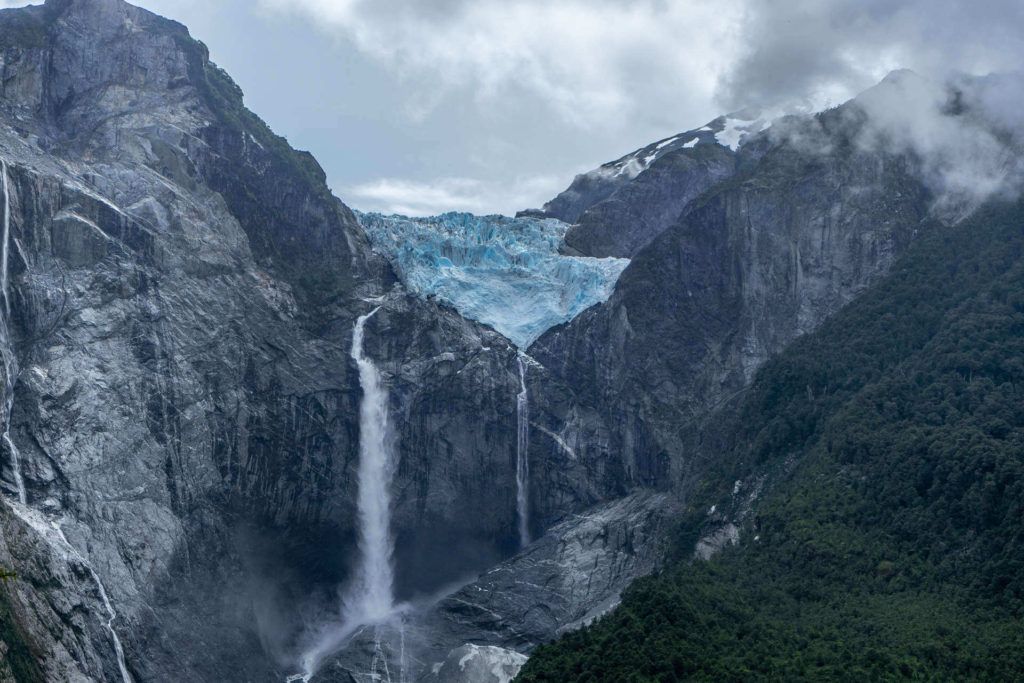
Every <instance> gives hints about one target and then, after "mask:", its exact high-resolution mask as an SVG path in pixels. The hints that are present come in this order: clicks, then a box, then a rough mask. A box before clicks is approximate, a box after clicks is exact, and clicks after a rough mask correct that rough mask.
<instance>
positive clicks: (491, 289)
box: [359, 213, 629, 349]
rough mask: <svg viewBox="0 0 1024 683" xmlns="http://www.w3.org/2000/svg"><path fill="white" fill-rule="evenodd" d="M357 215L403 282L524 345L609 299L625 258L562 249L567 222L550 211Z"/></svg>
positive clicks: (525, 346) (418, 292)
mask: <svg viewBox="0 0 1024 683" xmlns="http://www.w3.org/2000/svg"><path fill="white" fill-rule="evenodd" d="M359 220H360V222H361V223H362V225H363V228H364V229H365V230H366V233H367V234H368V235H369V237H370V241H371V242H372V243H373V246H374V248H375V249H376V250H377V251H379V252H381V253H383V254H384V255H385V256H386V257H387V258H388V259H389V260H390V261H391V263H392V265H393V266H394V268H395V270H396V271H397V272H398V276H399V277H400V278H401V279H402V281H403V283H404V284H405V286H406V287H408V288H409V289H410V290H412V291H413V292H415V293H416V294H418V295H420V296H424V297H426V296H431V295H433V296H436V297H437V298H438V299H440V300H442V301H444V302H446V303H448V304H449V305H451V306H453V307H454V308H455V309H456V310H458V311H459V312H460V313H461V314H462V315H464V316H466V317H467V318H471V319H473V320H477V321H479V322H482V323H484V324H486V325H490V326H491V327H493V328H494V329H495V330H497V331H498V332H501V333H502V334H503V335H505V336H506V337H508V338H509V339H511V340H512V342H513V343H515V344H516V346H518V347H519V348H522V349H525V348H527V347H528V346H529V345H530V344H531V343H532V342H533V341H534V340H535V339H537V337H539V336H540V335H541V334H543V333H544V332H545V331H547V330H548V329H550V328H551V327H554V326H555V325H558V324H560V323H564V322H567V321H569V320H572V319H573V318H574V317H576V316H577V315H579V314H580V313H581V312H582V311H583V310H585V309H587V308H589V307H590V306H593V305H594V304H596V303H600V302H602V301H605V300H607V299H608V297H609V296H611V294H612V291H613V289H614V288H615V282H616V281H617V280H618V279H619V275H620V274H621V273H622V271H623V269H625V267H626V266H627V265H628V264H629V260H628V259H620V258H589V257H576V256H565V255H562V254H560V253H559V251H558V250H559V247H560V246H561V245H562V240H563V238H564V237H565V233H566V231H567V230H568V229H569V225H568V224H567V223H563V222H562V221H559V220H555V219H552V218H510V217H508V216H476V215H473V214H468V213H446V214H442V215H440V216H432V217H429V218H408V217H405V216H383V215H380V214H360V215H359Z"/></svg>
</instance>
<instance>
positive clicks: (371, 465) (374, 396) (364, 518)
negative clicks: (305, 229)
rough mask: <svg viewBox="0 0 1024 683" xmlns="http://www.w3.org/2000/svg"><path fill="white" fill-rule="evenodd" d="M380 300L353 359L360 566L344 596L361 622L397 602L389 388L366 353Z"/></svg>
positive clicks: (357, 333)
mask: <svg viewBox="0 0 1024 683" xmlns="http://www.w3.org/2000/svg"><path fill="white" fill-rule="evenodd" d="M379 310H380V306H378V307H377V308H375V309H373V310H372V311H370V312H369V313H367V314H366V315H363V316H360V317H359V319H358V320H356V326H355V330H354V331H353V333H352V359H353V360H354V361H355V362H356V365H357V366H358V367H359V384H360V386H361V387H362V389H363V401H362V403H361V405H360V406H359V497H358V500H357V503H358V508H359V551H360V553H361V555H362V557H361V558H360V559H361V561H360V564H359V568H358V570H357V574H356V581H355V583H354V584H353V586H352V590H351V593H350V598H349V600H347V601H346V609H347V611H348V615H347V616H348V617H349V618H350V619H352V620H358V621H359V622H361V623H364V624H365V623H371V622H380V621H382V620H384V619H386V618H387V617H388V616H389V615H390V614H391V611H392V609H393V607H394V596H393V595H392V587H393V584H394V570H393V569H392V567H391V555H392V551H393V546H392V540H391V477H392V475H393V473H394V463H393V462H392V458H391V454H390V452H389V449H388V443H387V435H388V405H387V404H388V392H387V389H386V388H385V387H384V383H383V382H382V380H381V376H380V372H379V371H378V370H377V366H375V365H374V364H373V361H371V360H370V359H369V358H367V357H366V355H365V354H364V353H363V332H364V329H365V327H366V321H367V320H369V319H370V318H371V317H372V316H373V315H374V314H375V313H376V312H377V311H379Z"/></svg>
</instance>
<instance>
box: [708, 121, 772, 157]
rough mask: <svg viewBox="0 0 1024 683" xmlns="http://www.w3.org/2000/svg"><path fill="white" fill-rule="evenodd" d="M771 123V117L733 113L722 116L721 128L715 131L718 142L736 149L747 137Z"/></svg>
mask: <svg viewBox="0 0 1024 683" xmlns="http://www.w3.org/2000/svg"><path fill="white" fill-rule="evenodd" d="M771 125H772V117H770V116H760V115H759V114H758V115H754V116H751V115H750V114H733V115H730V116H725V117H723V121H722V130H720V131H719V132H717V133H715V140H716V141H718V144H720V145H722V146H724V147H728V148H729V149H731V150H732V151H734V152H735V151H737V150H738V149H739V148H740V145H742V144H743V143H744V142H746V140H747V138H748V137H749V136H752V135H756V134H757V133H760V132H761V131H763V130H766V129H767V128H769V127H770V126H771Z"/></svg>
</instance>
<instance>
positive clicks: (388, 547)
mask: <svg viewBox="0 0 1024 683" xmlns="http://www.w3.org/2000/svg"><path fill="white" fill-rule="evenodd" d="M379 310H380V306H378V307H377V308H375V309H373V310H372V311H370V312H369V313H367V314H366V315H363V316H360V317H359V318H358V319H357V320H356V324H355V329H354V330H353V331H352V352H351V356H352V360H354V361H355V362H356V367H358V368H359V385H360V387H362V389H363V400H362V402H361V403H360V405H359V493H358V497H357V500H356V503H357V508H358V513H359V554H360V558H359V566H358V567H357V568H356V574H355V579H354V581H353V582H352V585H351V586H350V587H349V588H348V590H347V592H346V595H345V598H344V601H343V605H344V611H343V614H342V621H341V623H340V624H338V625H337V626H334V627H331V628H329V629H327V630H326V631H324V632H323V633H322V634H321V635H320V638H319V640H318V642H316V643H315V644H314V645H313V647H311V648H310V649H309V650H307V651H306V652H305V653H304V654H303V655H302V658H301V661H300V663H301V665H302V668H303V672H302V673H300V674H293V675H291V676H289V677H288V678H287V679H285V680H286V681H289V682H298V681H302V682H303V683H306V682H308V681H309V680H310V678H312V677H313V674H314V673H315V672H316V670H317V668H318V667H319V666H320V662H321V661H322V660H323V658H324V657H326V656H328V655H330V654H331V653H332V652H334V651H335V650H337V649H338V648H339V647H341V646H342V645H343V644H344V642H345V641H346V640H347V639H348V638H349V637H351V636H352V635H353V634H354V633H355V632H356V631H357V630H358V629H359V627H361V626H364V625H369V624H372V625H374V626H375V628H376V631H375V633H376V635H375V655H374V661H373V664H372V666H373V667H374V668H376V667H377V666H378V665H380V662H379V661H378V659H379V657H378V655H380V651H381V644H380V629H379V627H380V626H381V625H382V624H384V623H386V622H388V621H389V620H390V619H392V618H393V617H394V616H395V614H396V608H395V604H394V603H395V598H394V593H393V589H394V581H395V573H394V568H393V567H392V565H391V560H392V554H393V551H394V544H393V540H392V538H391V479H392V476H393V474H394V461H393V458H392V455H391V451H390V448H389V447H388V392H387V387H385V386H384V382H383V380H382V378H381V376H380V371H379V370H377V366H376V365H374V364H373V361H372V360H370V359H369V358H367V357H366V355H365V354H364V353H363V334H364V332H365V329H366V321H367V320H369V319H370V318H372V317H373V316H374V315H375V314H376V313H377V311H379ZM383 666H384V667H386V662H384V664H383ZM373 675H374V676H377V678H375V679H374V680H387V681H390V680H391V679H390V672H387V673H386V676H384V677H383V678H382V677H381V672H377V671H376V669H375V671H374V674H373Z"/></svg>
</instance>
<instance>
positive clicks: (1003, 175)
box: [856, 71, 1024, 218]
mask: <svg viewBox="0 0 1024 683" xmlns="http://www.w3.org/2000/svg"><path fill="white" fill-rule="evenodd" d="M1022 102H1024V78H1021V77H1019V76H1009V75H1007V76H1001V77H989V78H975V77H970V76H963V75H960V76H954V77H952V78H951V79H949V80H948V81H945V82H941V81H938V82H937V81H932V80H928V79H925V78H922V77H921V76H919V75H917V74H915V73H912V72H909V71H903V72H897V73H893V74H891V75H890V76H888V77H887V78H886V79H885V80H884V81H882V83H880V84H879V85H877V86H875V87H873V88H871V89H869V90H868V91H866V92H864V93H862V94H861V95H859V96H858V97H857V99H856V103H857V105H859V107H860V109H861V110H863V111H864V112H865V113H866V114H867V117H868V118H867V124H866V125H865V127H864V129H863V131H862V133H861V135H860V138H859V140H858V142H859V144H861V145H862V146H863V147H866V148H871V149H883V150H886V151H890V152H898V153H906V154H909V155H911V156H912V157H913V158H915V159H917V160H918V162H919V164H920V168H921V172H922V174H923V176H924V180H925V182H926V183H927V184H928V185H929V186H930V187H931V189H932V190H933V191H934V192H935V193H936V196H937V208H938V209H939V210H940V211H942V212H943V213H946V214H948V215H949V217H952V218H955V217H956V216H959V215H963V214H964V213H966V212H969V211H970V210H971V209H973V208H974V207H975V206H977V205H978V204H979V203H980V202H982V201H984V200H985V199H987V198H989V197H992V196H998V195H1010V194H1016V193H1017V192H1018V191H1019V189H1020V187H1021V181H1022V177H1024V173H1022V168H1021V163H1020V158H1021V151H1022V150H1021V144H1020V143H1021V140H1022V133H1024V126H1022V124H1024V117H1022V115H1021V114H1020V104H1021V103H1022Z"/></svg>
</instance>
